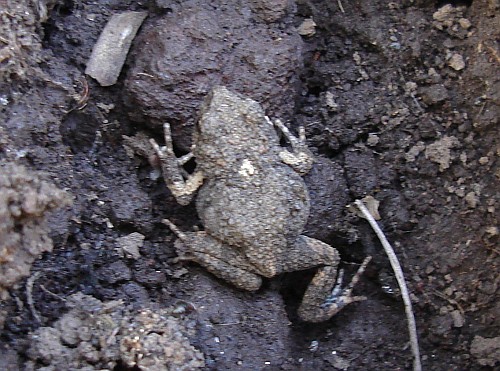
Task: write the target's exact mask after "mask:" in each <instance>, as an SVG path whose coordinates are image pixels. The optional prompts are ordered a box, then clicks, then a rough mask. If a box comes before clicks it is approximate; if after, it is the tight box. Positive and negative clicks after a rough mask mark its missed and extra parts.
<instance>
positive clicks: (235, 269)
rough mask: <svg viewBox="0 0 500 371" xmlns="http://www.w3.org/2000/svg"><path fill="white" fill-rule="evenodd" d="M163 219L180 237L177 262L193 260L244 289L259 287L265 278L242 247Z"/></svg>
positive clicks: (177, 245) (177, 244)
mask: <svg viewBox="0 0 500 371" xmlns="http://www.w3.org/2000/svg"><path fill="white" fill-rule="evenodd" d="M162 222H163V223H164V224H166V225H168V226H169V228H170V229H171V230H172V232H174V233H175V234H176V235H177V237H178V239H177V240H176V241H175V248H176V250H177V254H178V257H177V258H176V259H175V260H174V262H182V261H193V262H196V263H198V264H200V265H201V266H203V267H204V268H205V269H207V270H208V271H209V272H210V273H212V274H214V275H216V276H217V277H219V278H222V279H223V280H225V281H227V282H229V283H231V284H233V285H234V286H236V287H238V288H240V289H243V290H248V291H255V290H258V289H259V287H260V285H261V284H262V278H261V277H260V276H259V275H257V274H256V273H255V272H254V271H255V270H254V269H253V267H252V266H251V265H250V264H249V263H248V261H247V259H246V257H245V256H244V255H243V254H242V253H241V251H240V250H239V249H238V248H235V247H232V246H229V245H224V244H223V243H222V242H220V241H219V240H217V239H215V238H213V237H211V236H210V235H208V234H207V233H206V232H204V231H203V232H182V231H180V230H179V229H178V228H177V226H176V225H175V224H173V223H172V222H171V221H170V220H168V219H164V220H163V221H162Z"/></svg>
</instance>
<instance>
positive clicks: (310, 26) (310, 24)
mask: <svg viewBox="0 0 500 371" xmlns="http://www.w3.org/2000/svg"><path fill="white" fill-rule="evenodd" d="M297 31H298V33H299V35H300V36H306V37H310V36H313V35H314V34H315V33H316V22H314V20H313V19H312V18H306V19H304V21H303V22H302V24H301V25H300V26H299V28H298V29H297Z"/></svg>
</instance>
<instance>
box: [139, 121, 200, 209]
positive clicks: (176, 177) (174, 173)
mask: <svg viewBox="0 0 500 371" xmlns="http://www.w3.org/2000/svg"><path fill="white" fill-rule="evenodd" d="M163 130H164V135H165V146H164V147H160V146H159V145H158V143H156V141H155V140H154V139H150V140H149V142H150V143H151V145H152V146H153V149H154V151H155V152H156V155H157V156H158V158H159V159H160V164H161V171H162V173H163V178H164V179H165V184H166V185H167V187H168V189H169V190H170V192H172V195H174V197H175V199H176V200H177V202H178V203H180V204H181V205H187V204H189V203H190V202H191V200H192V198H193V195H194V192H196V190H197V189H198V188H199V187H200V186H201V185H202V184H203V173H202V172H201V171H195V172H194V173H193V174H190V175H188V176H187V177H186V179H184V176H183V175H182V173H183V169H182V165H184V164H185V163H186V162H187V161H189V159H191V158H192V157H193V155H192V154H191V153H189V154H187V155H185V156H183V157H180V158H177V157H176V156H175V153H174V148H173V145H172V134H171V132H170V125H169V124H168V123H165V124H164V125H163Z"/></svg>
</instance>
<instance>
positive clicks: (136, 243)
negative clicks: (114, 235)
mask: <svg viewBox="0 0 500 371" xmlns="http://www.w3.org/2000/svg"><path fill="white" fill-rule="evenodd" d="M144 238H145V237H144V235H142V234H140V233H137V232H133V233H130V234H129V235H127V236H124V237H120V238H118V239H117V243H118V246H119V247H120V248H121V249H122V250H123V252H124V253H125V255H126V256H127V257H131V258H133V259H139V258H140V257H141V253H140V252H139V248H140V247H142V245H143V244H144Z"/></svg>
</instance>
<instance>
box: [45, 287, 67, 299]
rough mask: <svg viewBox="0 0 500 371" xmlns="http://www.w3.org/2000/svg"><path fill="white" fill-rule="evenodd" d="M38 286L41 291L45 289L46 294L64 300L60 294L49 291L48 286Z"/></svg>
mask: <svg viewBox="0 0 500 371" xmlns="http://www.w3.org/2000/svg"><path fill="white" fill-rule="evenodd" d="M40 288H41V289H42V290H43V291H45V292H46V293H47V294H49V295H51V296H53V297H55V298H56V299H59V300H61V301H66V299H64V298H63V297H62V296H60V295H57V294H55V293H53V292H52V291H50V290H49V289H48V288H46V287H45V286H44V285H40Z"/></svg>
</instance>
